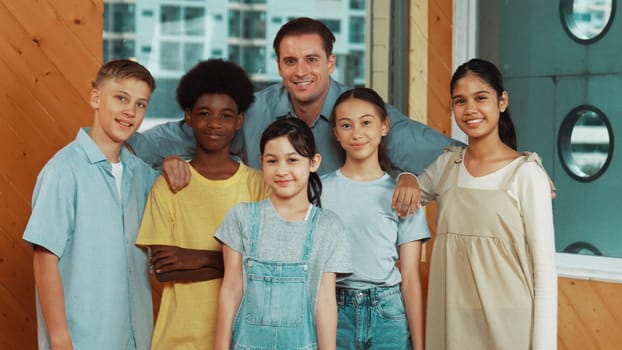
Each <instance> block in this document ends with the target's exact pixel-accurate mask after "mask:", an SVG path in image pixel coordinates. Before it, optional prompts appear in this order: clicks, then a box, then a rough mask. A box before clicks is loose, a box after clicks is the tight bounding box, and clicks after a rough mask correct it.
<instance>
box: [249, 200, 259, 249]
mask: <svg viewBox="0 0 622 350" xmlns="http://www.w3.org/2000/svg"><path fill="white" fill-rule="evenodd" d="M249 204H250V215H249V217H248V253H247V256H257V236H258V231H259V229H258V226H259V213H260V210H259V209H260V208H259V205H260V204H259V202H251V203H249Z"/></svg>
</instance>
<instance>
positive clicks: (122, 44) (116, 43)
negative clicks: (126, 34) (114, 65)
mask: <svg viewBox="0 0 622 350" xmlns="http://www.w3.org/2000/svg"><path fill="white" fill-rule="evenodd" d="M134 47H135V42H134V40H128V39H104V57H108V59H107V60H115V59H119V58H127V57H135V56H136V54H135V53H134V49H135V48H134Z"/></svg>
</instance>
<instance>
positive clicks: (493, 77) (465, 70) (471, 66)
mask: <svg viewBox="0 0 622 350" xmlns="http://www.w3.org/2000/svg"><path fill="white" fill-rule="evenodd" d="M469 73H471V74H474V75H475V76H477V77H478V78H480V79H482V80H483V81H485V82H486V83H487V84H488V85H490V86H491V87H492V88H493V89H494V90H495V91H496V92H497V100H498V99H499V98H501V95H502V94H503V92H504V91H505V88H504V87H503V76H502V75H501V72H500V71H499V69H498V68H497V66H495V65H494V64H493V63H491V62H488V61H486V60H483V59H481V58H473V59H471V60H469V61H467V62H465V63H463V64H462V65H461V66H460V67H458V69H456V72H455V73H454V75H453V76H452V77H451V83H450V84H449V91H450V93H451V94H452V95H453V91H454V86H455V85H456V82H458V80H460V79H462V78H464V76H466V75H467V74H469ZM499 138H500V139H501V141H502V142H503V143H505V144H506V145H508V146H509V147H511V148H512V149H513V150H516V149H517V144H516V130H515V129H514V123H512V117H511V116H510V108H509V107H506V109H505V111H503V112H501V114H500V116H499Z"/></svg>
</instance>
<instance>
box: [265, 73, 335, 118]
mask: <svg viewBox="0 0 622 350" xmlns="http://www.w3.org/2000/svg"><path fill="white" fill-rule="evenodd" d="M343 90H344V88H343V87H342V85H341V84H340V83H338V82H337V81H336V80H334V79H333V78H332V77H330V84H329V86H328V94H326V99H325V100H324V103H323V104H322V109H321V110H320V117H322V118H324V119H326V120H329V119H330V114H331V113H332V111H333V104H334V103H335V101H336V100H337V97H339V95H340V94H341V92H342V91H343ZM274 113H275V115H276V117H277V119H280V118H284V117H297V116H296V112H295V111H294V106H293V105H292V101H291V100H290V99H289V94H288V92H287V89H286V88H285V85H283V83H281V84H280V86H279V92H278V100H277V105H276V106H275V111H274Z"/></svg>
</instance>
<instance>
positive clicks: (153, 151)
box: [129, 17, 455, 214]
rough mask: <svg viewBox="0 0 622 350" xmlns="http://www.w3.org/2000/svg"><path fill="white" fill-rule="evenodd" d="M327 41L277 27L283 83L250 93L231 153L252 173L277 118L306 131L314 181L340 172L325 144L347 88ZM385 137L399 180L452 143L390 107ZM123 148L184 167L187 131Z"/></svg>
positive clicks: (172, 126)
mask: <svg viewBox="0 0 622 350" xmlns="http://www.w3.org/2000/svg"><path fill="white" fill-rule="evenodd" d="M334 42H335V36H334V35H333V33H332V32H331V31H330V29H328V27H326V25H324V24H323V23H322V22H320V21H317V20H314V19H311V18H306V17H302V18H297V19H293V20H291V21H289V22H287V23H286V24H284V25H283V26H282V27H281V29H280V30H279V32H278V33H277V35H276V37H275V39H274V44H273V47H274V50H275V52H276V56H277V65H278V69H279V75H280V76H281V78H282V79H283V81H282V82H281V83H277V84H275V85H272V86H270V87H267V88H265V89H263V90H261V91H259V92H257V93H256V96H255V102H254V103H253V105H251V107H250V108H249V109H248V111H247V112H246V119H245V120H244V126H243V127H242V129H241V130H240V132H238V135H237V136H236V139H235V140H234V142H233V144H232V147H231V150H232V152H234V153H235V154H236V155H238V156H239V157H240V158H241V159H242V160H244V162H246V163H247V164H248V165H250V166H252V167H255V168H259V166H260V162H259V137H260V136H261V133H262V132H263V130H264V129H265V128H266V126H268V125H269V124H270V123H272V122H273V121H275V120H276V119H279V118H300V119H302V120H304V121H305V122H306V123H307V125H309V126H310V127H311V129H312V131H313V135H314V136H315V140H316V144H317V146H318V151H319V152H320V154H321V155H322V165H321V167H320V169H319V170H318V173H319V174H325V173H328V172H332V171H334V170H336V169H337V168H338V167H339V166H340V165H341V164H343V161H344V158H343V152H342V150H341V148H340V147H339V144H338V143H337V141H336V140H335V137H334V136H333V131H332V126H331V125H330V121H329V118H330V112H331V111H332V108H333V105H334V103H335V100H336V99H337V97H338V96H339V95H340V94H341V93H342V92H343V91H345V90H347V89H348V87H346V86H344V85H343V84H341V83H339V82H337V81H335V80H333V79H332V78H331V76H330V75H331V74H332V73H333V71H334V70H335V55H334V54H333V53H332V49H333V44H334ZM387 109H388V112H389V117H390V119H391V129H390V131H389V134H388V135H387V138H386V145H385V146H386V152H387V155H388V156H389V158H390V160H391V162H392V163H393V165H394V166H395V167H396V168H397V169H399V170H401V171H405V172H411V173H415V174H418V173H421V172H422V171H423V170H424V169H425V168H426V167H427V166H428V165H429V164H430V163H432V161H433V160H435V159H436V157H437V156H438V155H440V154H441V153H442V151H443V149H444V148H445V147H446V146H448V145H450V144H452V143H455V141H454V140H452V139H450V138H448V137H447V136H445V135H443V134H442V133H440V132H438V131H436V130H434V129H432V128H429V127H427V126H426V125H424V124H421V123H419V122H417V121H414V120H411V119H410V118H408V117H406V116H405V115H404V114H402V113H401V112H400V111H398V110H397V109H396V108H395V107H393V106H390V105H388V106H387ZM129 143H130V144H131V145H132V147H133V149H134V150H135V152H136V155H137V156H139V157H141V158H142V159H143V160H145V161H146V162H147V163H149V164H152V165H154V166H158V164H159V163H160V162H161V161H162V159H163V158H164V157H166V156H169V155H178V156H181V157H182V158H186V159H189V158H191V156H192V153H193V151H194V138H193V135H192V130H191V129H190V128H189V127H188V126H187V125H185V123H184V122H183V121H179V122H169V123H165V124H162V125H159V126H156V127H154V128H152V129H150V130H147V131H146V132H144V133H142V134H136V135H134V137H132V139H130V141H129ZM416 188H418V187H417V185H416V181H415V180H414V176H406V177H400V179H399V181H398V184H397V186H396V189H395V191H396V192H395V194H394V207H395V206H396V204H397V202H399V203H402V204H401V205H397V208H398V212H400V213H402V214H403V213H404V212H403V211H401V209H400V208H408V207H410V209H411V214H412V210H414V206H412V205H410V204H413V203H415V202H418V197H417V198H414V197H413V196H414V195H413V189H416Z"/></svg>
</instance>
